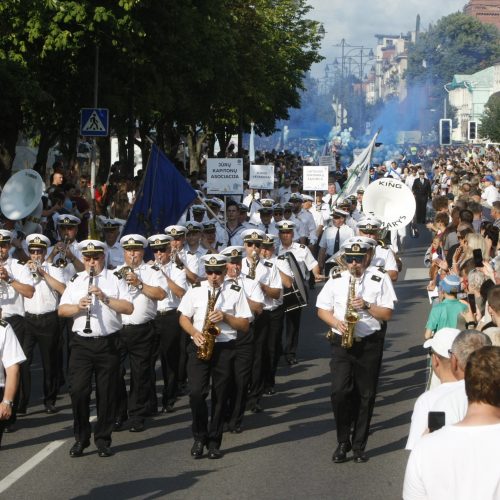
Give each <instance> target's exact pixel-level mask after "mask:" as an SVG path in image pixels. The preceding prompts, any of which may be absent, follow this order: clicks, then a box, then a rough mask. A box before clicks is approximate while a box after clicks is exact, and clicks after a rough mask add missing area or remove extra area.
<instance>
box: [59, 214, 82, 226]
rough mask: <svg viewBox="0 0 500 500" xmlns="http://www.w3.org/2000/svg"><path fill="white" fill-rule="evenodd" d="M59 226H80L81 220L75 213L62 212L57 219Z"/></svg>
mask: <svg viewBox="0 0 500 500" xmlns="http://www.w3.org/2000/svg"><path fill="white" fill-rule="evenodd" d="M56 222H57V225H58V226H78V224H80V222H81V220H80V219H79V218H78V217H76V216H75V215H71V214H60V215H58V216H57V219H56Z"/></svg>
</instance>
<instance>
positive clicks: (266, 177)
mask: <svg viewBox="0 0 500 500" xmlns="http://www.w3.org/2000/svg"><path fill="white" fill-rule="evenodd" d="M248 187H249V188H251V189H273V188H274V165H253V164H251V165H250V179H249V182H248Z"/></svg>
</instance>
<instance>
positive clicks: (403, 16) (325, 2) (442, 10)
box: [308, 0, 467, 78]
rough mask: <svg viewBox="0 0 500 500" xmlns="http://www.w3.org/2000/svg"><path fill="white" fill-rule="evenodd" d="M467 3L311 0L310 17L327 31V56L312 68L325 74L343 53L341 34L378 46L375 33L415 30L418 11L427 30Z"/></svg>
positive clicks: (457, 0) (455, 0)
mask: <svg viewBox="0 0 500 500" xmlns="http://www.w3.org/2000/svg"><path fill="white" fill-rule="evenodd" d="M466 3H467V0H309V5H311V6H312V7H313V10H311V11H310V12H309V14H308V17H309V18H310V19H314V20H317V21H320V22H322V23H323V25H324V27H325V31H326V35H325V38H324V39H323V44H322V49H321V54H322V55H323V56H324V57H326V59H325V60H323V61H322V62H321V63H318V64H315V65H314V66H313V67H312V68H311V72H312V75H313V76H314V77H315V78H321V77H322V76H324V70H325V65H326V64H327V63H331V62H333V60H334V59H335V57H337V56H339V55H340V48H339V47H335V45H336V44H338V43H340V41H341V40H342V38H344V39H345V40H346V43H348V44H350V45H355V46H365V47H369V48H373V49H375V46H376V43H377V40H376V38H375V36H374V35H375V34H376V33H380V34H387V35H399V34H400V33H403V34H406V33H408V31H414V30H415V23H416V18H417V14H420V27H421V30H423V31H425V30H426V29H427V27H428V26H429V24H430V23H435V22H436V21H437V20H438V19H440V18H441V17H443V16H447V15H448V14H452V13H454V12H458V11H462V9H463V7H464V5H466ZM347 50H348V49H347V48H346V51H347ZM368 52H369V51H368V50H367V51H366V52H365V53H366V54H368ZM358 53H359V51H358ZM353 54H354V55H355V54H356V51H354V52H353ZM368 69H369V66H367V67H366V70H368ZM366 70H365V73H366V72H367V71H366Z"/></svg>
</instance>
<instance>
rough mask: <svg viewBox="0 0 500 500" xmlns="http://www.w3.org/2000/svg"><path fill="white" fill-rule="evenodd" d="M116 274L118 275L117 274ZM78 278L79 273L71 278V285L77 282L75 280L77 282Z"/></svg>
mask: <svg viewBox="0 0 500 500" xmlns="http://www.w3.org/2000/svg"><path fill="white" fill-rule="evenodd" d="M115 274H116V273H115ZM76 278H78V273H76V274H73V276H72V277H71V279H70V281H71V283H73V281H75V280H76Z"/></svg>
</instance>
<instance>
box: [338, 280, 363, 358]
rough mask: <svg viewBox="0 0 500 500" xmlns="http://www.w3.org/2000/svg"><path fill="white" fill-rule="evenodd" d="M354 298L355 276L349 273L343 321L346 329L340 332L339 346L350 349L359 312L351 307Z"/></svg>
mask: <svg viewBox="0 0 500 500" xmlns="http://www.w3.org/2000/svg"><path fill="white" fill-rule="evenodd" d="M355 298H356V278H355V277H354V276H352V275H351V277H350V278H349V296H348V298H347V307H346V311H345V316H344V321H345V322H346V323H347V331H346V332H345V333H343V334H342V342H341V344H340V345H341V346H342V347H344V348H345V349H350V348H351V347H352V343H353V342H354V330H355V329H356V323H357V322H358V321H359V314H358V313H357V311H356V310H355V309H354V308H353V307H352V301H353V300H354V299H355Z"/></svg>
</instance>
